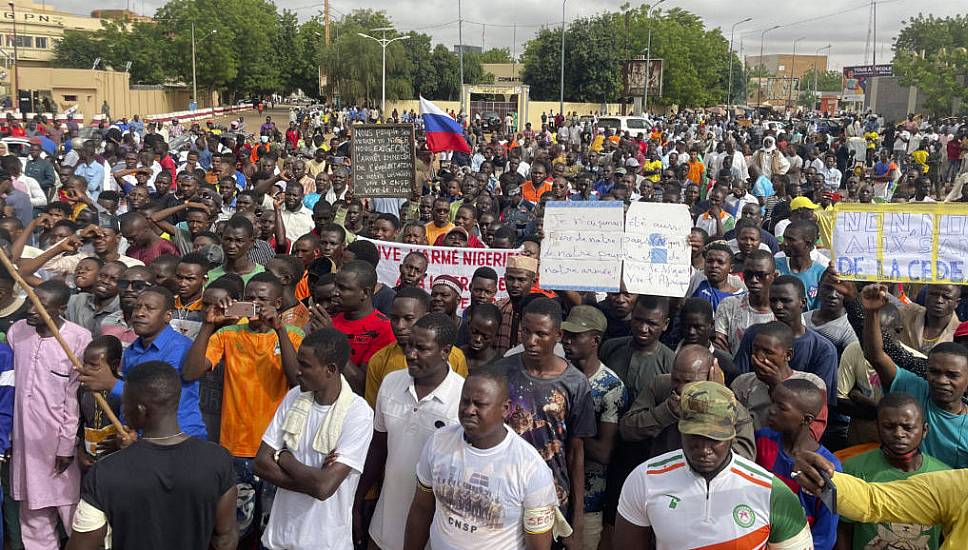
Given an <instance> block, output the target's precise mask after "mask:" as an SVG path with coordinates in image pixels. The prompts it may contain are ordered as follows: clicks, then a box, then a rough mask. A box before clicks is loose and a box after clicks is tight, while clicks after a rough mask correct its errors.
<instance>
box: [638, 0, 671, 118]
mask: <svg viewBox="0 0 968 550" xmlns="http://www.w3.org/2000/svg"><path fill="white" fill-rule="evenodd" d="M663 2H665V0H659V1H658V2H656V3H655V4H652V5H651V6H649V10H648V11H646V12H645V18H646V19H648V20H649V21H648V24H649V37H648V39H647V40H646V45H645V91H644V92H643V93H642V114H643V115H644V116H648V114H649V84H650V83H651V82H652V12H653V11H654V10H655V9H656V8H658V7H659V5H661V4H662V3H663Z"/></svg>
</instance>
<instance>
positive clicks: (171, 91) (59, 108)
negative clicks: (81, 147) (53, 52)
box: [20, 67, 218, 121]
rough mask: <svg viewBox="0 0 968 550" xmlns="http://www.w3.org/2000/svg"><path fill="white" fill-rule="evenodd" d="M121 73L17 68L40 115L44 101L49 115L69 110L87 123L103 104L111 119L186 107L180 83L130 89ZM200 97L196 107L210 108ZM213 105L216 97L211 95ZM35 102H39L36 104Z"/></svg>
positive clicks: (187, 92)
mask: <svg viewBox="0 0 968 550" xmlns="http://www.w3.org/2000/svg"><path fill="white" fill-rule="evenodd" d="M130 76H131V75H129V74H128V73H126V72H121V71H92V70H90V69H53V68H49V67H23V68H22V69H20V82H21V85H20V89H21V91H22V92H23V91H26V90H29V91H30V92H31V93H32V94H33V95H34V96H35V97H36V98H39V100H35V105H34V109H35V110H36V112H43V109H41V108H40V107H41V105H43V104H44V103H43V100H44V99H46V100H47V103H46V104H47V105H49V106H50V107H51V112H54V111H56V112H59V113H62V112H64V111H67V110H68V109H70V108H72V107H76V108H77V109H76V111H77V112H78V113H80V114H82V115H83V118H84V119H85V120H88V121H90V120H91V117H92V115H95V114H99V113H100V112H101V107H102V105H103V104H104V102H105V101H106V102H107V104H108V108H109V109H110V112H111V116H112V117H113V118H118V117H122V116H127V117H131V116H132V115H135V114H140V115H142V116H144V115H149V114H157V113H170V112H174V111H183V110H185V109H187V108H188V101H189V98H190V96H191V91H190V90H189V89H188V87H187V86H185V85H184V84H179V85H175V86H131V85H130V80H129V78H130ZM207 99H208V98H206V97H204V95H203V97H202V98H200V101H199V107H200V108H204V107H210V106H212V104H213V102H212V101H207ZM212 99H214V100H215V104H216V105H217V104H218V103H217V101H218V94H213V98H212ZM37 101H39V103H37Z"/></svg>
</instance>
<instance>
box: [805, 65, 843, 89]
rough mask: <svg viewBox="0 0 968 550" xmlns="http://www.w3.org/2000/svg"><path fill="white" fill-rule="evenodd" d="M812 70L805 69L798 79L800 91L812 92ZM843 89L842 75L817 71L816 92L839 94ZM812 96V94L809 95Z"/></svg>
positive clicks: (834, 72)
mask: <svg viewBox="0 0 968 550" xmlns="http://www.w3.org/2000/svg"><path fill="white" fill-rule="evenodd" d="M813 76H814V75H813V69H812V68H810V69H807V72H805V73H803V77H801V78H800V89H801V90H806V89H808V88H809V89H810V90H813ZM843 89H844V75H843V74H842V73H840V72H838V71H819V70H818V71H817V91H818V92H839V91H841V90H843ZM811 95H812V94H811Z"/></svg>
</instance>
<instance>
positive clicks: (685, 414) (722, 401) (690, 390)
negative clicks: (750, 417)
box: [679, 382, 736, 441]
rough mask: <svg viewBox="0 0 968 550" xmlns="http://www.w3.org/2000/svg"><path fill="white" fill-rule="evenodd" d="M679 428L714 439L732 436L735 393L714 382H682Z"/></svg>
mask: <svg viewBox="0 0 968 550" xmlns="http://www.w3.org/2000/svg"><path fill="white" fill-rule="evenodd" d="M679 432H680V433H683V434H690V435H701V436H703V437H708V438H709V439H715V440H717V441H728V440H730V439H733V438H735V437H736V396H735V395H733V392H732V391H730V389H729V388H727V387H726V386H724V385H722V384H718V383H716V382H693V383H691V384H686V385H685V387H683V389H682V397H680V398H679Z"/></svg>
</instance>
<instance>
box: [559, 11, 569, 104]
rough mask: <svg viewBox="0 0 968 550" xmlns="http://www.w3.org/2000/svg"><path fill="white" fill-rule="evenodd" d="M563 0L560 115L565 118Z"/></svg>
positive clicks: (563, 15) (562, 17) (562, 15)
mask: <svg viewBox="0 0 968 550" xmlns="http://www.w3.org/2000/svg"><path fill="white" fill-rule="evenodd" d="M567 1H568V0H561V81H560V82H559V87H558V114H560V115H561V116H565V115H564V112H565V3H566V2H567Z"/></svg>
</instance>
